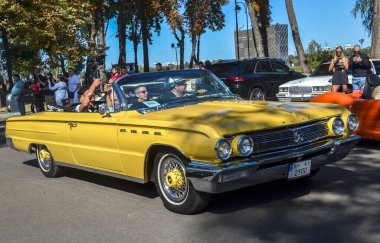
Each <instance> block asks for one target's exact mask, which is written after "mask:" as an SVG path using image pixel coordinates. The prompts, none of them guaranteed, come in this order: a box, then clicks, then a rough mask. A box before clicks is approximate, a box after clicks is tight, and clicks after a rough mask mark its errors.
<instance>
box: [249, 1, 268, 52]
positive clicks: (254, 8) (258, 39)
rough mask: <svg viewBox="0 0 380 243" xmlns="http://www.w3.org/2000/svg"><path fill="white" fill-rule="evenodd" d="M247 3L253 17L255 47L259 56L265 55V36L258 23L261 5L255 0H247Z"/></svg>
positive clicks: (251, 17)
mask: <svg viewBox="0 0 380 243" xmlns="http://www.w3.org/2000/svg"><path fill="white" fill-rule="evenodd" d="M246 4H247V6H248V11H249V16H250V19H251V25H252V34H253V38H254V43H255V49H256V53H257V56H258V57H264V56H265V52H264V45H263V37H262V35H261V31H260V27H259V24H258V18H257V15H258V11H259V9H260V6H259V5H258V4H257V2H256V1H255V0H246Z"/></svg>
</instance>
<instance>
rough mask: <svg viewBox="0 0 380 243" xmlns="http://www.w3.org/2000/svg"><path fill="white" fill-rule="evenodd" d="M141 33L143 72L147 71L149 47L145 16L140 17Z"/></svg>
mask: <svg viewBox="0 0 380 243" xmlns="http://www.w3.org/2000/svg"><path fill="white" fill-rule="evenodd" d="M141 35H142V44H143V56H144V72H149V48H148V38H149V30H148V23H147V19H146V16H142V18H141Z"/></svg>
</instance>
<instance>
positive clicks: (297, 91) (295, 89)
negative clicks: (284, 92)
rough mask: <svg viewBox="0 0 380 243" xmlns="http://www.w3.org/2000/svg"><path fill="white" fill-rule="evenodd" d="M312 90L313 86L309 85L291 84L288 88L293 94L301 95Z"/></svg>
mask: <svg viewBox="0 0 380 243" xmlns="http://www.w3.org/2000/svg"><path fill="white" fill-rule="evenodd" d="M312 92H313V88H312V87H311V86H291V87H290V88H289V93H290V94H293V95H302V94H307V93H312Z"/></svg>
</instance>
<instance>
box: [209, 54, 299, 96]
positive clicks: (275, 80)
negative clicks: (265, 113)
mask: <svg viewBox="0 0 380 243" xmlns="http://www.w3.org/2000/svg"><path fill="white" fill-rule="evenodd" d="M210 70H211V71H212V72H213V73H214V74H215V75H216V76H217V77H218V78H220V79H221V80H222V81H223V82H224V83H225V84H226V85H227V86H228V87H229V88H230V90H231V91H232V92H233V93H235V94H237V95H239V96H240V97H242V98H244V99H250V100H275V99H276V93H277V92H278V87H279V86H280V85H281V84H283V83H286V82H288V81H290V80H294V79H299V78H303V77H305V75H303V74H301V73H298V72H295V71H294V70H293V69H291V68H289V67H288V66H286V65H285V64H284V63H283V62H282V61H280V60H278V59H274V58H254V59H245V60H241V61H237V60H227V61H221V62H218V63H216V64H213V65H212V66H211V67H210Z"/></svg>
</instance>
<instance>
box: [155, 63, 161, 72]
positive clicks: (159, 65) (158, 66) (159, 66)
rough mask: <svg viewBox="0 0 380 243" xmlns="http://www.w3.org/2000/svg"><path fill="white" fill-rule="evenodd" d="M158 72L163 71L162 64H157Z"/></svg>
mask: <svg viewBox="0 0 380 243" xmlns="http://www.w3.org/2000/svg"><path fill="white" fill-rule="evenodd" d="M156 71H162V64H161V63H160V62H158V63H156Z"/></svg>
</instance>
